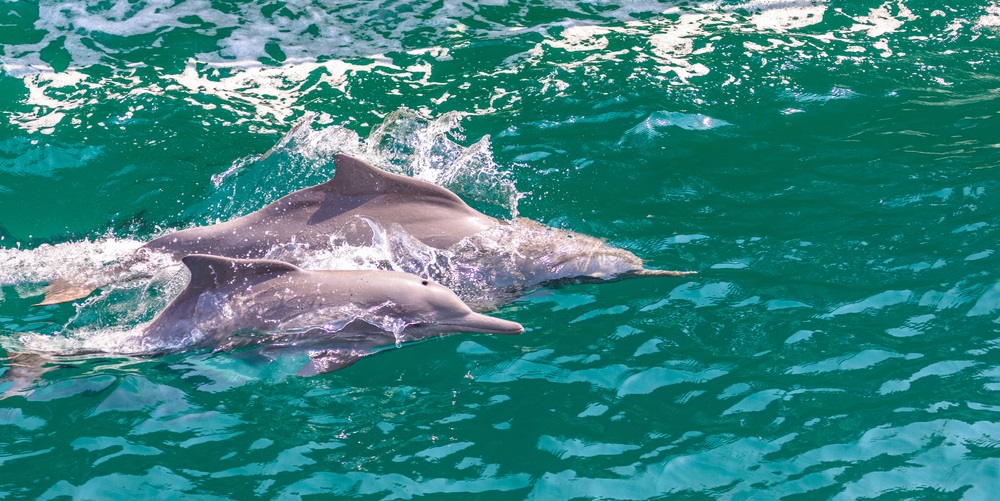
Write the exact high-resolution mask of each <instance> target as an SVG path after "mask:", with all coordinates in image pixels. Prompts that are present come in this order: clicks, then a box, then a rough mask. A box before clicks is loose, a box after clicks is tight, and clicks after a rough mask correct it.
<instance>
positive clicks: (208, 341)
mask: <svg viewBox="0 0 1000 501" xmlns="http://www.w3.org/2000/svg"><path fill="white" fill-rule="evenodd" d="M182 261H183V263H184V264H185V265H186V266H187V267H188V269H189V270H190V272H191V279H190V281H189V282H188V284H187V287H186V288H185V289H184V290H183V291H181V293H180V295H178V296H177V297H176V298H175V299H174V300H173V301H172V302H171V303H170V304H169V305H167V307H166V308H165V309H164V310H163V311H161V312H160V313H159V314H158V315H157V316H156V317H155V318H154V319H153V320H152V321H151V322H150V323H149V324H148V325H147V326H145V327H144V328H142V329H138V330H136V331H135V332H133V333H128V334H125V335H119V336H116V337H115V338H114V340H115V341H114V343H113V344H111V345H110V347H109V346H100V347H96V346H89V345H84V346H82V347H81V349H80V350H76V351H74V352H71V353H60V355H65V356H72V355H80V354H94V353H109V354H124V355H159V354H164V353H169V352H179V351H186V350H190V349H211V350H215V351H221V350H230V349H235V348H240V347H244V346H251V345H261V347H262V349H263V350H264V351H266V352H268V353H270V352H282V351H287V350H295V351H297V352H299V353H301V352H303V351H305V352H308V353H309V355H310V358H311V362H309V363H308V364H307V365H306V366H304V367H303V368H302V369H301V370H299V372H298V374H300V375H313V374H320V373H325V372H330V371H333V370H337V369H340V368H342V367H346V366H348V365H350V364H352V363H354V362H355V361H357V360H358V359H360V358H361V357H364V356H366V355H369V354H371V353H372V352H373V350H375V349H377V348H380V347H384V346H391V345H398V344H401V343H405V342H411V341H420V340H423V339H427V338H431V337H436V336H442V335H445V334H449V333H457V332H480V333H488V334H520V333H521V332H523V331H524V328H523V327H522V326H521V324H518V323H517V322H512V321H509V320H503V319H500V318H495V317H490V316H487V315H483V314H481V313H476V312H473V311H472V310H471V309H470V308H469V307H468V306H467V305H466V304H465V303H464V302H462V300H461V299H459V297H458V296H456V295H455V293H453V292H452V291H450V290H449V289H447V288H446V287H444V286H442V285H440V284H438V283H435V282H432V281H429V280H425V279H421V278H420V277H417V276H415V275H411V274H408V273H402V272H397V271H381V270H350V271H329V270H323V271H309V270H303V269H300V268H298V267H296V266H294V265H291V264H288V263H285V262H282V261H274V260H268V259H232V258H225V257H219V256H209V255H200V254H195V255H189V256H186V257H184V258H183V259H182ZM25 353H27V355H28V356H29V357H30V356H31V353H30V352H25ZM36 358H37V354H36ZM11 365H14V364H11ZM35 365H36V366H38V367H40V365H39V364H38V363H37V362H35ZM21 372H26V373H30V371H24V370H22V371H21ZM42 372H44V370H42ZM38 373H40V372H38ZM38 373H35V375H36V376H37V374H38ZM13 377H14V376H12V378H13ZM22 379H27V378H24V377H22ZM29 381H30V379H29ZM15 386H17V387H18V388H23V387H25V386H26V384H25V383H20V384H17V385H15Z"/></svg>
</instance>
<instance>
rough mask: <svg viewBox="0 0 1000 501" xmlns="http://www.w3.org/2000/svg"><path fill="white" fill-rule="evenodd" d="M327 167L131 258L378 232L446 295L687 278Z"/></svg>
mask: <svg viewBox="0 0 1000 501" xmlns="http://www.w3.org/2000/svg"><path fill="white" fill-rule="evenodd" d="M334 163H335V166H336V172H335V174H334V177H333V179H331V180H330V181H327V182H326V183H323V184H319V185H317V186H313V187H310V188H306V189H302V190H298V191H295V192H293V193H291V194H289V195H287V196H285V197H283V198H281V199H279V200H277V201H275V202H273V203H271V204H270V205H267V206H266V207H264V208H262V209H260V210H258V211H256V212H253V213H250V214H247V215H245V216H242V217H238V218H235V219H232V220H230V221H226V222H223V223H219V224H214V225H210V226H202V227H195V228H189V229H184V230H180V231H175V232H173V233H169V234H167V235H164V236H161V237H159V238H156V239H154V240H152V241H150V242H148V243H147V244H145V245H144V246H143V247H141V248H140V249H139V251H138V253H137V255H142V254H145V253H149V252H155V253H163V254H168V255H171V256H173V257H174V259H179V258H181V257H183V256H186V255H188V254H213V255H218V256H225V257H231V258H239V259H261V258H277V259H281V260H288V261H293V262H294V261H295V259H294V256H285V255H282V254H281V249H282V248H283V247H284V246H288V245H293V246H296V247H297V248H306V249H309V250H323V249H332V248H335V247H337V246H340V245H351V246H364V245H373V243H374V242H375V241H376V240H379V239H382V232H389V233H392V234H393V235H395V236H396V237H397V238H394V239H390V240H391V241H390V242H389V243H390V247H391V249H390V250H391V251H392V256H393V261H395V266H394V267H395V268H397V269H400V270H402V271H407V272H410V273H414V274H418V275H421V276H429V277H431V278H434V279H436V280H438V281H440V282H442V283H443V284H445V285H446V286H448V287H450V288H452V289H455V290H456V291H460V287H461V286H463V284H465V283H466V282H468V281H469V280H479V281H480V282H483V281H486V282H489V284H490V286H492V287H495V288H497V289H507V288H512V289H517V290H523V289H526V288H530V287H534V286H537V285H540V284H543V283H545V282H549V281H553V280H563V279H573V278H596V279H609V278H615V277H618V276H624V275H669V276H677V275H683V274H686V273H690V272H677V271H660V270H647V269H645V268H643V265H642V260H641V259H639V258H638V257H636V256H635V255H634V254H632V253H631V252H628V251H626V250H623V249H618V248H615V247H612V246H609V245H607V244H606V243H605V242H604V241H602V240H599V239H596V238H593V237H590V236H587V235H583V234H580V233H574V232H571V231H566V230H560V229H556V228H551V227H548V226H544V225H541V224H538V223H536V222H534V221H531V220H528V219H524V218H517V219H514V220H512V221H501V220H498V219H495V218H493V217H490V216H487V215H485V214H482V213H480V212H478V211H476V210H475V209H473V208H472V207H469V206H468V205H467V204H466V203H465V202H463V201H462V199H461V198H459V197H458V196H457V195H455V194H454V193H452V192H451V191H449V190H447V189H445V188H443V187H441V186H438V185H435V184H433V183H429V182H426V181H422V180H419V179H414V178H411V177H407V176H402V175H399V174H392V173H389V172H386V171H383V170H381V169H379V168H377V167H375V166H373V165H371V164H368V163H367V162H364V161H362V160H359V159H357V158H354V157H351V156H348V155H344V154H338V155H336V156H335V158H334ZM383 240H384V239H383ZM129 266H130V263H129V262H124V263H119V264H118V265H117V269H113V268H114V265H112V266H111V267H109V268H112V270H109V271H108V272H107V273H104V274H102V275H99V276H97V277H94V278H89V279H74V278H72V277H70V278H67V279H59V280H56V281H54V282H53V283H52V284H50V286H49V288H48V290H47V291H46V294H45V298H44V300H43V301H42V302H40V303H38V304H39V305H48V304H56V303H62V302H66V301H72V300H75V299H80V298H83V297H86V296H88V295H89V294H90V293H91V292H93V290H94V289H96V288H97V287H100V286H102V285H105V284H107V283H110V282H112V281H115V280H116V277H117V279H122V278H126V279H127V278H137V277H135V276H130V275H129V272H128V268H129ZM472 275H475V276H472ZM460 293H461V292H460Z"/></svg>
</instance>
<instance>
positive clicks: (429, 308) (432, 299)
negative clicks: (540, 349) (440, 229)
mask: <svg viewBox="0 0 1000 501" xmlns="http://www.w3.org/2000/svg"><path fill="white" fill-rule="evenodd" d="M406 288H407V289H409V290H407V291H406V292H407V294H406V298H407V299H406V300H405V301H401V302H400V303H398V304H397V306H398V307H400V308H401V309H403V310H406V311H408V312H409V313H410V314H409V315H408V317H409V318H410V320H411V321H410V323H409V324H408V325H407V326H406V328H404V329H403V336H404V337H405V338H406V340H419V339H425V338H429V337H433V336H440V335H444V334H448V333H453V332H481V333H485V334H520V333H522V332H524V327H522V326H521V324H519V323H517V322H512V321H510V320H504V319H502V318H496V317H491V316H488V315H483V314H481V313H476V312H474V311H472V309H471V308H469V306H468V305H466V304H465V303H464V302H462V300H461V299H459V297H458V296H457V295H456V294H455V293H454V292H452V291H451V290H450V289H448V288H447V287H445V286H443V285H441V284H439V283H437V282H434V281H432V280H427V279H422V278H419V277H413V279H412V280H410V281H409V283H407V284H406ZM413 312H420V313H418V314H414V313H413Z"/></svg>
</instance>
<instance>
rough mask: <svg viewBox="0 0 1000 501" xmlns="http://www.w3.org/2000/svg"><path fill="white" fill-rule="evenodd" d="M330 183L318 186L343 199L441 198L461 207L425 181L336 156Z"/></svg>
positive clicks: (454, 198)
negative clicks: (367, 197)
mask: <svg viewBox="0 0 1000 501" xmlns="http://www.w3.org/2000/svg"><path fill="white" fill-rule="evenodd" d="M333 163H334V165H336V167H337V170H336V172H335V173H334V175H333V179H331V180H330V181H327V182H326V183H324V184H322V185H320V187H322V189H323V190H325V191H332V192H335V193H338V194H340V195H345V196H358V195H387V194H410V195H423V196H432V197H436V198H444V199H447V200H449V201H452V202H458V203H460V204H462V205H465V202H463V201H462V199H461V198H458V195H455V194H454V193H452V192H450V191H448V190H447V189H445V188H443V187H441V186H438V185H436V184H433V183H429V182H427V181H422V180H420V179H414V178H412V177H407V176H401V175H399V174H393V173H391V172H386V171H384V170H382V169H379V168H378V167H375V166H374V165H372V164H370V163H368V162H365V161H364V160H360V159H358V158H355V157H352V156H350V155H345V154H343V153H340V154H338V155H336V156H335V157H334V158H333Z"/></svg>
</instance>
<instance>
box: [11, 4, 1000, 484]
mask: <svg viewBox="0 0 1000 501" xmlns="http://www.w3.org/2000/svg"><path fill="white" fill-rule="evenodd" d="M998 30H1000V5H998V4H997V3H995V2H985V1H983V2H971V1H969V2H958V1H952V2H946V3H938V2H921V1H916V0H897V1H886V2H872V1H865V2H825V1H820V0H817V1H809V0H792V1H766V0H757V1H751V2H748V3H738V2H730V1H723V2H717V3H716V2H712V3H710V2H705V3H698V2H685V3H659V2H652V1H649V2H641V1H640V2H620V3H615V2H583V1H568V0H567V1H555V0H553V1H549V2H524V1H521V2H505V1H489V2H480V3H471V2H470V3H457V2H410V1H404V0H400V1H392V0H389V1H384V2H371V3H369V2H358V3H345V2H299V1H288V2H264V1H254V2H228V1H220V0H186V1H185V0H181V1H176V0H170V1H161V0H134V1H125V0H105V1H93V0H87V1H62V2H60V1H48V0H41V1H14V2H10V1H7V2H3V3H0V63H2V66H0V105H2V106H0V112H2V115H3V120H2V122H0V284H2V288H0V346H3V349H2V351H0V353H6V352H9V351H10V350H13V349H16V348H17V347H18V346H20V345H22V344H24V343H26V342H28V341H32V342H34V343H36V344H38V343H42V344H44V343H45V342H48V341H49V340H52V342H55V341H54V340H57V339H61V338H64V337H65V336H66V332H67V331H69V332H72V331H73V328H74V327H76V326H81V325H82V326H96V327H100V328H104V329H108V328H111V327H113V326H116V325H117V326H118V327H120V328H134V327H136V326H137V325H140V324H141V323H142V322H144V321H147V320H148V319H149V318H151V317H152V315H154V314H155V312H156V309H157V307H158V306H161V305H162V304H163V303H164V302H165V301H166V300H167V299H168V298H164V297H162V290H168V289H169V287H167V286H162V290H161V288H159V287H160V286H153V287H152V288H150V289H148V290H147V289H144V288H143V287H145V285H144V284H131V285H127V286H121V288H118V289H114V288H112V289H111V290H108V291H105V292H104V293H103V295H101V296H97V297H95V298H93V299H91V300H88V301H87V302H84V303H80V304H78V305H76V306H74V305H60V306H52V307H44V308H33V307H30V304H32V303H34V302H36V301H37V300H38V299H39V297H40V296H39V294H40V293H41V291H42V286H43V285H44V283H45V282H46V281H47V280H48V279H49V278H51V277H52V276H56V275H59V274H60V273H62V272H64V271H66V270H67V269H72V267H73V266H97V265H99V264H101V263H103V262H105V261H106V260H110V259H113V258H114V257H117V256H120V255H123V254H124V253H126V252H127V250H128V249H130V248H133V247H134V246H137V245H139V243H141V242H143V241H146V240H148V239H149V238H151V237H152V236H154V235H158V234H161V233H162V232H164V231H167V230H169V229H174V228H183V227H186V226H188V225H192V224H207V223H210V222H214V221H216V220H226V219H229V218H231V217H234V216H236V215H239V214H244V213H247V212H249V211H252V210H254V209H256V208H258V207H261V206H262V205H264V204H266V203H267V202H269V201H272V200H274V199H276V198H277V197H280V196H282V195H284V194H287V193H288V192H290V191H292V190H294V189H297V188H301V187H304V186H309V185H311V184H315V183H318V182H321V181H323V180H325V179H328V178H329V176H330V175H331V174H332V171H333V165H332V162H331V161H330V158H331V155H332V154H333V153H335V152H336V151H361V152H364V153H365V154H366V155H368V157H369V158H372V159H373V160H376V161H379V162H380V163H381V165H383V166H384V167H391V166H395V167H396V168H398V169H402V170H406V169H410V170H419V169H416V167H420V168H423V169H424V170H423V171H422V172H424V174H428V175H429V174H434V173H439V172H441V171H442V169H444V168H445V167H446V166H448V165H457V166H458V168H457V172H459V173H460V174H461V175H459V176H458V177H457V178H455V179H453V180H452V181H450V182H449V184H447V185H448V186H449V188H451V189H453V190H454V191H456V192H459V193H460V194H462V195H463V196H464V197H466V199H467V200H468V201H469V202H470V204H472V205H474V206H475V207H477V208H479V209H481V210H484V211H486V212H489V213H491V214H494V215H500V216H506V217H509V216H510V215H511V214H512V213H514V212H516V213H517V214H518V215H520V216H523V217H528V218H531V219H535V220H538V221H541V222H544V223H546V224H549V225H553V226H559V227H565V228H568V229H572V230H575V231H579V232H582V233H587V234H590V235H594V236H598V237H602V238H605V239H607V240H608V241H609V242H611V243H613V244H615V245H617V246H621V247H626V248H629V249H630V250H632V251H633V252H635V253H636V254H638V255H639V256H640V257H642V258H643V259H645V260H646V261H647V263H648V265H649V266H650V267H653V268H670V269H692V270H697V271H698V272H699V274H697V275H692V276H688V277H681V278H668V277H654V278H645V279H635V280H628V281H619V282H611V283H601V284H578V285H567V286H562V287H558V288H544V289H540V290H536V291H532V292H530V293H528V294H526V295H525V296H524V297H523V298H521V299H520V300H517V301H514V302H513V303H510V304H508V305H506V306H504V307H502V308H501V309H500V310H499V311H497V312H495V313H494V314H496V315H499V316H502V317H504V318H508V319H512V320H516V321H518V322H520V323H522V324H523V325H524V326H525V330H526V331H525V333H524V334H522V335H520V336H497V337H491V336H485V335H464V334H463V335H457V336H452V337H447V338H441V339H435V340H431V341H428V342H425V343H421V344H416V345H412V346H404V347H402V348H401V349H393V350H388V351H386V352H384V353H380V354H377V355H375V356H372V357H368V358H366V359H364V360H362V361H360V362H359V363H357V364H355V365H354V366H352V367H349V368H347V369H344V370H342V371H339V372H335V373H332V374H327V375H322V376H317V377H311V378H300V377H295V376H293V375H292V374H294V372H295V370H296V368H297V364H299V363H301V360H291V359H278V360H275V361H274V362H272V363H261V362H260V361H259V360H256V359H254V358H252V357H248V356H245V354H243V353H231V354H227V353H220V354H210V353H205V352H188V353H177V354H172V355H168V356H163V357H158V358H125V357H91V358H73V359H66V360H64V361H63V363H62V364H61V366H60V367H58V368H57V369H55V370H52V371H50V372H47V373H46V374H44V375H43V376H42V377H41V378H40V380H39V381H37V382H36V383H35V385H34V386H33V387H32V388H30V389H28V390H27V391H26V392H24V393H23V394H20V395H14V396H11V397H8V398H6V399H4V400H2V401H0V498H9V499H22V498H28V499H31V498H42V499H51V498H59V497H65V496H69V497H74V498H78V499H116V498H121V499H124V498H136V497H153V496H161V497H164V498H173V497H177V498H185V499H186V498H211V499H247V498H267V499H270V498H279V499H298V498H304V497H310V496H311V495H325V496H330V495H337V496H342V497H347V496H350V497H357V498H364V499H410V498H421V497H423V498H428V499H441V498H449V497H450V498H454V499H469V498H483V499H524V498H531V499H569V498H590V499H610V498H614V499H648V498H658V497H663V498H670V499H673V498H681V499H689V498H690V499H708V498H724V499H775V498H788V499H826V498H836V499H859V498H879V499H990V498H991V493H993V492H996V491H997V488H1000V393H998V392H1000V355H998V351H997V349H998V348H1000V327H998V322H1000V273H998V271H997V256H996V249H997V245H998V244H997V232H998V230H1000V216H998V215H1000V202H998V199H997V190H998V189H1000V182H998V180H997V175H996V172H997V171H996V170H994V169H996V168H998V167H1000V115H998V114H1000V60H998V59H997V53H998V48H1000V43H998V40H997V34H998ZM306 116H312V117H313V118H312V119H311V120H312V121H311V122H308V123H307V125H306V127H305V128H304V129H302V130H301V131H300V132H299V133H298V135H293V137H292V138H291V139H293V140H288V141H282V137H283V136H284V135H285V134H286V133H287V132H288V131H290V130H291V129H292V127H293V125H295V124H296V123H300V120H302V119H303V117H306ZM268 151H271V154H269V155H266V157H265V158H261V157H262V156H265V153H266V152H268ZM414 166H416V167H414ZM509 182H513V186H515V187H516V190H517V191H516V193H514V192H512V191H509V187H510V184H509ZM505 190H508V191H505ZM518 194H520V195H522V196H521V197H520V199H519V200H517V201H516V202H514V201H513V200H515V199H516V198H517V196H516V195H518ZM512 195H514V196H512ZM54 244H59V245H56V246H54V247H53V245H54ZM163 282H166V283H169V282H170V280H169V279H165V278H164V279H162V280H160V283H163ZM158 294H160V295H159V296H158ZM150 298H153V299H150ZM4 367H7V362H4ZM317 497H318V496H317Z"/></svg>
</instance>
